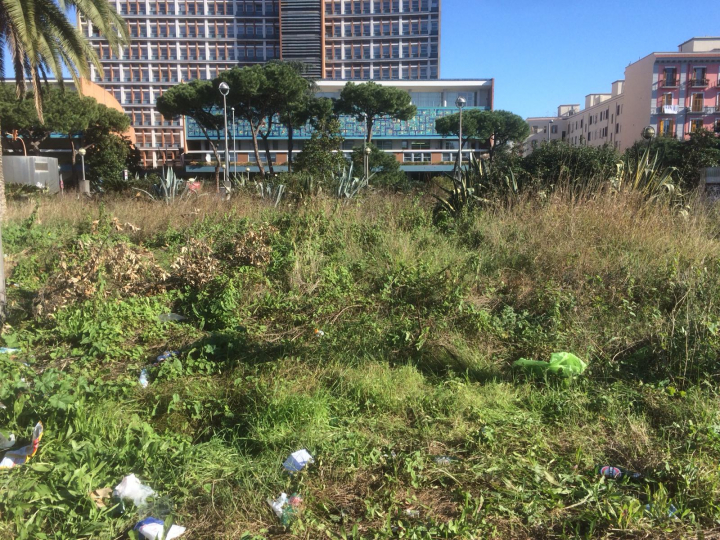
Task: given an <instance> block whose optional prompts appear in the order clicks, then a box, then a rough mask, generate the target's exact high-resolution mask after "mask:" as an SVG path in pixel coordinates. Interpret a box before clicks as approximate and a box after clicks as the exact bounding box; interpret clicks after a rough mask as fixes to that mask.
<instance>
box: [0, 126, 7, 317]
mask: <svg viewBox="0 0 720 540" xmlns="http://www.w3.org/2000/svg"><path fill="white" fill-rule="evenodd" d="M0 133H2V130H1V129H0ZM6 215H7V201H5V174H4V173H3V163H2V147H0V325H2V324H4V323H5V314H6V309H5V308H6V306H7V296H6V294H5V255H4V253H3V246H2V226H3V223H4V222H5V216H6Z"/></svg>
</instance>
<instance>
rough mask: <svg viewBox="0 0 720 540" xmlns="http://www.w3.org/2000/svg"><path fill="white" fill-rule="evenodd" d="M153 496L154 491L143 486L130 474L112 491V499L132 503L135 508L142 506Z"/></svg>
mask: <svg viewBox="0 0 720 540" xmlns="http://www.w3.org/2000/svg"><path fill="white" fill-rule="evenodd" d="M154 496H155V491H154V490H153V489H152V488H151V487H149V486H146V485H144V484H143V483H142V482H140V480H139V479H138V477H137V476H135V475H134V474H130V475H128V476H126V477H125V478H123V479H122V481H121V482H120V483H119V484H118V485H117V486H115V489H114V490H113V497H116V498H118V499H120V500H121V501H132V503H133V504H134V505H135V506H136V507H138V508H139V507H141V506H144V505H145V504H146V503H147V500H148V499H149V498H150V497H154Z"/></svg>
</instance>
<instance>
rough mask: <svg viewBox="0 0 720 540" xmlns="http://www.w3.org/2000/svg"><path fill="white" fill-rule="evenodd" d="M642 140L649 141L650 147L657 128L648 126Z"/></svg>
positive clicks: (643, 132) (644, 130)
mask: <svg viewBox="0 0 720 540" xmlns="http://www.w3.org/2000/svg"><path fill="white" fill-rule="evenodd" d="M642 138H643V139H645V140H646V141H648V146H649V145H650V141H652V140H653V139H654V138H655V128H654V127H652V126H648V127H646V128H645V129H643V131H642Z"/></svg>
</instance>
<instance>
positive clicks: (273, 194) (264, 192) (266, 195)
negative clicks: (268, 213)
mask: <svg viewBox="0 0 720 540" xmlns="http://www.w3.org/2000/svg"><path fill="white" fill-rule="evenodd" d="M255 188H256V189H257V192H258V195H260V197H262V198H263V199H268V200H271V201H275V207H277V206H278V205H279V204H280V201H281V200H282V198H283V195H285V184H274V183H272V182H257V183H256V184H255Z"/></svg>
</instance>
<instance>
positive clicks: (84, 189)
mask: <svg viewBox="0 0 720 540" xmlns="http://www.w3.org/2000/svg"><path fill="white" fill-rule="evenodd" d="M86 152H87V151H86V150H85V149H84V148H80V149H79V150H78V151H77V153H78V154H80V162H81V163H82V184H80V193H84V194H86V195H90V182H88V181H87V180H85V153H86Z"/></svg>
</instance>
